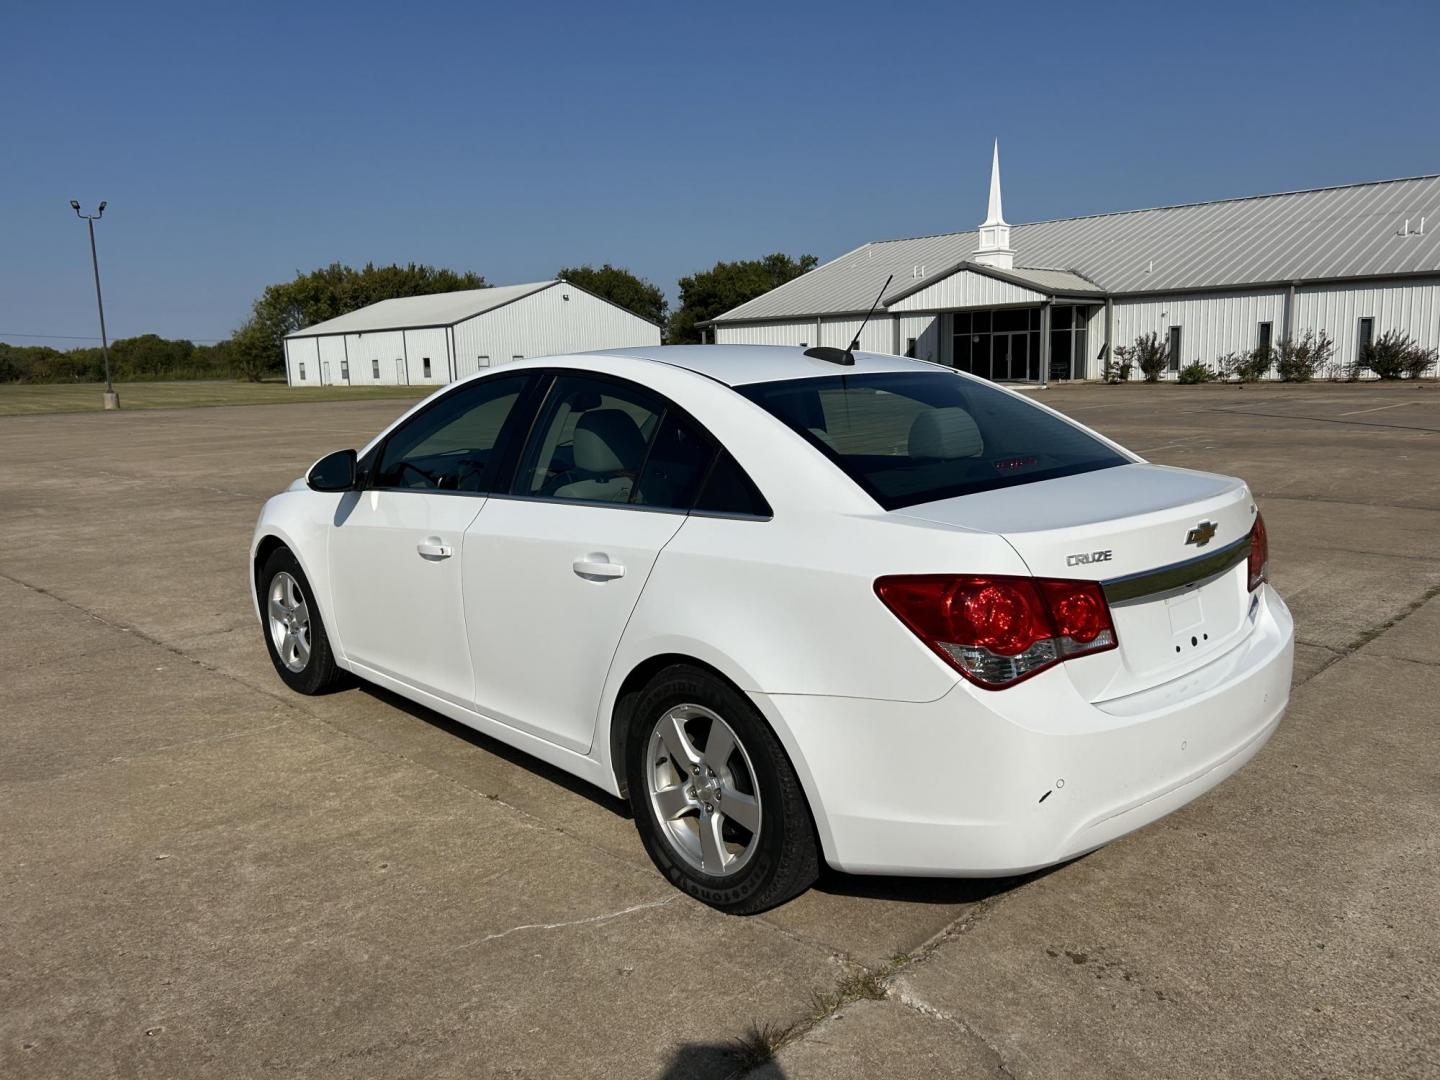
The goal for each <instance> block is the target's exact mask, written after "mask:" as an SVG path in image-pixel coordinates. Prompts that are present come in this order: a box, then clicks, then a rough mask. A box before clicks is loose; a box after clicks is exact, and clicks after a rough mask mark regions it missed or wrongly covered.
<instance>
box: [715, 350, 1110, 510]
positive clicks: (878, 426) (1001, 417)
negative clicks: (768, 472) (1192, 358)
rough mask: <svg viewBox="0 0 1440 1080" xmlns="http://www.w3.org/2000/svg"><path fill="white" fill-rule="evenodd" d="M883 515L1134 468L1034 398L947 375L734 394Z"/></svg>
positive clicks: (813, 382) (760, 386)
mask: <svg viewBox="0 0 1440 1080" xmlns="http://www.w3.org/2000/svg"><path fill="white" fill-rule="evenodd" d="M737 389H738V390H739V392H740V393H742V394H744V395H745V396H746V397H748V398H750V400H752V401H754V402H755V403H756V404H758V405H760V406H761V407H762V408H764V409H765V410H766V411H768V412H770V413H772V414H773V415H774V416H775V417H777V418H778V419H780V420H781V421H783V422H784V423H785V424H787V425H788V426H790V427H792V428H794V429H795V430H796V431H797V432H799V433H800V434H801V435H802V436H804V437H805V438H806V439H808V440H809V441H810V442H811V443H813V444H814V445H815V446H816V447H817V448H819V450H820V451H821V452H822V453H824V454H825V455H826V456H827V457H828V458H830V459H831V460H832V461H834V462H835V464H837V465H838V466H840V468H841V469H843V470H845V473H846V474H847V475H848V476H849V477H850V478H851V479H852V480H854V481H855V483H857V484H859V485H860V487H862V488H863V489H864V490H865V491H866V492H867V493H868V494H869V495H870V496H871V497H872V498H873V499H874V500H875V501H876V502H878V503H879V504H880V505H881V506H883V507H885V509H887V510H898V509H900V508H901V507H904V506H914V505H915V504H917V503H925V502H933V501H934V500H936V499H948V498H952V497H954V496H956V495H968V494H970V493H972V492H976V491H993V490H994V489H996V488H1004V487H1013V486H1015V485H1017V484H1030V483H1034V482H1035V481H1037V480H1051V479H1054V478H1055V477H1058V476H1071V475H1074V474H1075V473H1082V472H1091V471H1093V470H1095V469H1108V468H1111V467H1113V466H1116V465H1125V464H1128V462H1129V459H1128V458H1125V457H1122V456H1121V455H1120V454H1118V453H1116V452H1115V451H1114V450H1112V449H1111V448H1110V447H1109V446H1107V445H1105V444H1104V443H1103V442H1101V441H1100V440H1098V439H1096V438H1094V437H1093V436H1091V435H1087V434H1086V433H1085V432H1083V431H1081V430H1080V429H1079V428H1077V427H1075V426H1074V425H1072V424H1069V423H1067V422H1065V421H1064V420H1061V419H1059V418H1058V417H1055V416H1052V415H1051V414H1050V413H1048V412H1046V411H1045V410H1044V409H1041V408H1037V407H1036V406H1034V405H1032V404H1030V403H1029V402H1028V401H1025V400H1023V399H1018V398H1015V397H1013V396H1012V395H1010V394H1008V393H1005V392H1004V391H1002V390H999V389H996V388H995V387H993V386H988V385H986V384H985V383H980V382H975V381H972V380H970V379H966V378H963V377H962V376H959V375H956V374H955V373H954V372H949V371H934V372H902V373H892V374H873V375H827V376H824V377H822V378H818V379H794V380H787V381H783V382H770V383H756V384H754V385H752V386H741V387H737Z"/></svg>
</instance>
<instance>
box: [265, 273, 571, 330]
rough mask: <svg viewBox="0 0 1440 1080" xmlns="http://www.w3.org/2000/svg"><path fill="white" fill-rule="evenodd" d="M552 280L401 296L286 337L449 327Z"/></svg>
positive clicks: (539, 288)
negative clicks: (422, 327)
mask: <svg viewBox="0 0 1440 1080" xmlns="http://www.w3.org/2000/svg"><path fill="white" fill-rule="evenodd" d="M554 284H556V282H554V281H536V282H531V283H530V284H528V285H495V286H492V287H491V288H488V289H460V290H458V291H456V292H445V293H431V294H429V295H428V296H404V297H400V298H398V299H395V300H381V301H380V302H379V303H375V304H371V305H370V306H368V307H363V308H360V309H359V310H358V311H352V312H350V313H349V314H348V315H340V316H338V317H337V318H334V319H326V320H325V321H324V322H320V323H316V324H315V325H314V326H307V327H305V328H304V329H303V330H297V331H295V333H293V334H287V335H285V336H286V337H292V338H295V337H319V336H320V335H323V334H361V333H364V334H368V333H371V332H372V331H376V330H407V329H414V328H416V327H421V326H452V325H454V324H455V323H457V322H461V321H463V320H465V319H469V318H473V317H474V316H476V315H480V314H483V313H484V312H487V311H493V310H494V309H495V308H498V307H503V306H504V305H506V304H508V303H510V302H512V301H514V300H520V299H523V298H524V297H527V296H529V295H530V294H531V293H537V292H539V291H540V290H541V289H548V288H549V287H550V286H551V285H554Z"/></svg>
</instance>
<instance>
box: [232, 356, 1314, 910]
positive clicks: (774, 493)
mask: <svg viewBox="0 0 1440 1080" xmlns="http://www.w3.org/2000/svg"><path fill="white" fill-rule="evenodd" d="M1266 550H1267V549H1266V537H1265V525H1264V522H1263V521H1262V519H1261V517H1260V514H1259V513H1258V511H1257V509H1256V506H1255V501H1254V498H1253V496H1252V495H1251V493H1250V491H1249V489H1248V488H1247V487H1246V485H1245V484H1244V483H1243V482H1242V481H1240V480H1237V479H1233V478H1230V477H1225V476H1216V475H1212V474H1209V473H1201V472H1192V471H1189V470H1184V469H1174V468H1166V467H1161V466H1156V465H1150V464H1147V463H1146V462H1145V461H1144V460H1143V459H1142V458H1140V457H1138V456H1137V455H1135V454H1133V453H1130V452H1129V451H1127V450H1125V449H1124V448H1122V447H1120V446H1118V445H1116V444H1115V443H1113V442H1111V441H1110V440H1108V439H1106V438H1104V437H1103V436H1101V435H1099V434H1097V433H1095V432H1093V431H1090V430H1089V429H1087V428H1085V427H1083V426H1081V425H1080V424H1077V423H1075V422H1074V421H1072V420H1069V419H1067V418H1066V417H1064V416H1062V415H1060V414H1059V413H1057V412H1055V411H1053V410H1051V409H1048V408H1046V407H1045V406H1043V405H1041V404H1038V403H1037V402H1035V401H1032V400H1030V399H1029V398H1027V397H1026V396H1024V395H1022V394H1019V393H1015V392H1012V391H1010V390H1008V389H1005V388H1003V387H1000V386H996V385H994V384H991V383H988V382H985V381H983V380H980V379H977V378H973V377H971V376H968V375H964V374H960V373H958V372H955V371H951V370H948V369H946V368H942V367H938V366H936V365H934V364H929V363H924V362H921V361H916V360H909V359H904V358H901V357H894V356H881V355H875V354H869V353H850V352H848V351H842V350H839V349H812V350H809V351H802V350H801V349H799V348H794V349H789V348H774V347H764V346H713V345H712V346H680V347H669V348H658V347H657V348H652V349H632V350H620V351H617V352H609V353H597V354H586V355H575V356H560V357H551V358H548V359H540V360H529V361H522V362H518V363H514V364H509V365H506V366H504V367H501V368H497V369H494V370H491V371H488V372H486V373H484V374H481V375H479V376H476V377H474V378H470V379H467V380H465V381H462V382H458V383H455V384H452V385H450V386H447V387H444V388H443V389H441V390H439V391H437V392H436V393H435V394H433V395H431V396H430V397H429V398H427V399H426V400H424V401H423V402H421V403H420V404H418V405H417V406H415V407H414V408H413V409H411V410H410V411H409V412H407V413H406V414H405V415H403V416H401V417H400V419H398V420H397V421H395V423H393V424H392V425H391V426H390V427H389V428H387V429H386V430H385V431H383V432H381V433H380V434H379V435H378V436H377V437H376V438H375V439H374V440H373V441H372V442H371V443H370V444H369V445H368V446H366V447H364V448H363V449H361V450H359V451H358V452H357V451H355V450H342V451H339V452H337V453H334V454H331V455H329V456H327V457H324V458H322V459H320V460H319V461H318V462H316V463H315V464H314V465H313V466H311V468H310V470H309V472H308V473H307V474H306V476H305V477H304V478H302V479H300V480H297V481H296V482H295V483H294V484H293V485H291V487H290V489H289V490H288V491H286V492H284V493H283V494H280V495H277V496H275V497H274V498H272V499H271V500H270V501H269V502H267V503H266V504H265V507H264V510H263V511H262V512H261V514H260V520H259V523H258V525H257V526H256V529H255V535H254V541H253V544H252V548H251V576H252V581H253V587H254V594H255V599H256V606H257V612H258V614H259V617H260V621H261V623H262V626H263V629H264V640H265V644H266V647H267V648H268V650H269V653H270V658H271V660H272V661H273V662H274V665H275V670H276V672H277V673H278V674H279V676H280V678H281V679H283V680H284V681H285V682H286V683H287V684H288V685H289V686H290V687H291V688H292V689H294V690H296V691H299V692H300V693H307V694H315V693H321V692H324V691H326V690H329V689H331V688H333V687H335V686H336V685H337V684H339V682H340V681H341V680H342V679H344V678H346V677H358V678H360V679H364V680H367V681H369V682H371V683H374V684H377V685H380V686H383V687H386V688H388V689H390V690H392V691H394V692H396V693H398V694H401V695H403V696H405V697H407V698H409V699H411V700H413V701H416V702H418V703H420V704H422V705H424V706H427V707H429V708H431V709H433V710H435V711H437V712H439V713H442V714H444V715H446V716H449V717H451V718H453V719H455V720H458V721H460V722H461V723H464V724H467V725H469V726H471V727H473V728H475V729H477V730H479V731H482V732H485V733H486V734H488V735H491V736H494V737H495V738H497V739H499V740H501V741H503V742H506V743H509V744H511V745H512V746H515V747H519V748H520V749H522V750H525V751H527V752H529V753H531V754H533V755H534V756H536V757H538V758H541V759H543V760H545V761H547V762H550V763H551V764H553V765H556V766H558V767H560V768H562V769H565V770H566V771H568V772H571V773H573V774H575V775H576V776H579V777H582V778H584V779H585V780H588V781H590V782H591V783H593V784H596V785H597V786H599V787H601V788H604V789H605V790H606V791H609V792H612V793H615V794H617V795H622V796H624V797H627V798H628V799H629V802H630V805H631V808H632V810H633V812H634V817H635V823H636V825H637V827H638V829H639V832H640V836H641V838H642V840H643V843H644V846H645V849H646V851H647V852H648V853H649V855H650V857H651V858H652V859H653V860H654V862H655V865H656V866H657V867H658V868H659V869H660V871H661V872H662V873H663V874H664V875H665V876H666V877H667V878H668V879H669V880H670V881H671V882H673V883H674V884H675V885H676V886H677V887H679V888H681V889H683V890H684V891H685V892H687V893H689V894H691V895H692V896H695V897H698V898H699V899H701V900H703V901H705V902H706V903H709V904H711V905H713V906H715V907H718V908H721V909H724V910H727V911H733V912H755V911H760V910H763V909H765V908H767V907H770V906H773V905H775V904H778V903H780V902H782V901H784V900H786V899H788V898H790V897H792V896H794V895H796V894H797V893H799V892H801V891H803V890H804V889H805V888H807V887H808V886H809V884H810V883H811V882H812V881H813V880H814V879H815V877H816V875H817V873H818V872H819V868H820V865H821V862H822V860H823V861H824V862H825V863H828V864H829V865H831V866H834V867H836V868H839V869H841V870H845V871H850V872H854V873H874V874H924V875H955V876H999V875H1009V874H1015V873H1020V872H1024V871H1028V870H1032V869H1036V868H1039V867H1043V866H1047V865H1050V864H1053V863H1056V862H1060V861H1062V860H1065V859H1069V858H1071V857H1074V856H1076V855H1079V854H1081V853H1084V852H1086V851H1090V850H1092V849H1094V848H1096V847H1098V846H1100V845H1102V844H1104V843H1106V842H1107V841H1109V840H1112V839H1114V838H1116V837H1118V836H1121V835H1122V834H1125V833H1128V832H1130V831H1131V830H1133V829H1136V828H1139V827H1140V826H1142V825H1145V824H1146V823H1148V822H1151V821H1154V820H1155V819H1156V818H1159V817H1161V816H1162V815H1164V814H1166V813H1168V812H1170V811H1172V810H1174V809H1176V808H1177V807H1179V806H1181V805H1183V804H1185V803H1186V802H1188V801H1190V800H1191V799H1193V798H1195V797H1196V796H1197V795H1199V794H1201V793H1202V792H1205V791H1207V790H1209V789H1210V788H1212V787H1213V786H1215V785H1216V784H1217V783H1219V782H1220V781H1221V780H1223V779H1224V778H1225V777H1227V776H1229V775H1230V774H1231V773H1233V772H1235V771H1236V770H1237V769H1239V768H1240V767H1241V766H1242V765H1243V764H1244V763H1245V762H1246V761H1247V760H1249V758H1250V757H1251V756H1252V755H1254V754H1255V752H1256V751H1257V750H1258V749H1259V748H1260V747H1261V745H1263V744H1264V742H1265V741H1266V739H1267V738H1269V736H1270V735H1271V733H1272V732H1273V731H1274V730H1275V727H1276V725H1277V724H1278V723H1279V720H1280V715H1281V713H1282V712H1283V710H1284V708H1285V705H1286V702H1287V700H1288V696H1289V688H1290V675H1291V665H1292V656H1293V626H1292V622H1291V619H1290V615H1289V612H1288V611H1287V610H1286V608H1285V605H1284V604H1283V603H1282V602H1281V600H1280V598H1279V596H1278V595H1277V594H1276V593H1275V591H1274V590H1273V588H1271V586H1270V585H1268V584H1267V581H1266Z"/></svg>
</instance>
